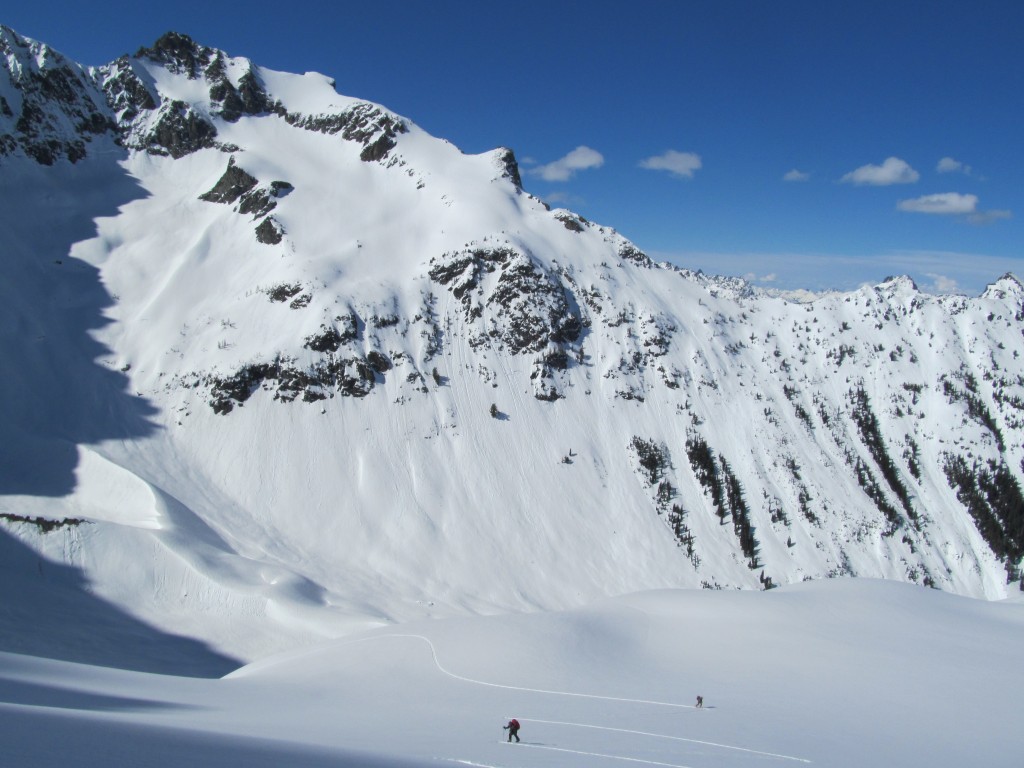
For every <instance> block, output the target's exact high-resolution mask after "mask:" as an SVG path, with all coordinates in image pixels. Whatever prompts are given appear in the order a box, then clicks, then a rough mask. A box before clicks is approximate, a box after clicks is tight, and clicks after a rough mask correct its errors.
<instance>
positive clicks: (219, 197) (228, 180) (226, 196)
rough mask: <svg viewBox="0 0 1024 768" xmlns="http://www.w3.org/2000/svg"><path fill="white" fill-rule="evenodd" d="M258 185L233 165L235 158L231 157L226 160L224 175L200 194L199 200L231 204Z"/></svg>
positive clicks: (254, 179) (252, 178) (252, 177)
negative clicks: (207, 190) (208, 189)
mask: <svg viewBox="0 0 1024 768" xmlns="http://www.w3.org/2000/svg"><path fill="white" fill-rule="evenodd" d="M258 183H259V182H257V180H256V178H255V177H254V176H251V175H249V174H248V173H246V172H245V171H243V170H242V169H241V168H240V167H239V166H237V165H235V158H234V157H231V159H229V160H228V168H227V170H226V171H224V175H223V176H221V177H220V179H219V180H218V181H217V183H216V184H214V185H213V188H212V189H211V190H210V191H209V192H205V193H203V194H201V195H200V196H199V199H200V200H205V201H206V202H208V203H225V204H231V203H234V202H235V201H236V200H238V199H239V198H240V197H241V196H242V195H243V194H245V193H246V192H248V191H249V190H251V189H252V188H253V187H255V186H256V185H257V184H258Z"/></svg>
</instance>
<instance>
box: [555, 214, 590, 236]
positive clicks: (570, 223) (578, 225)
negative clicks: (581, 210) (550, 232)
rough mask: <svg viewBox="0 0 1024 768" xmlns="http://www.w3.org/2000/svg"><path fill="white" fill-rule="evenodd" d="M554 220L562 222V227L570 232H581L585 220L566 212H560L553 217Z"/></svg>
mask: <svg viewBox="0 0 1024 768" xmlns="http://www.w3.org/2000/svg"><path fill="white" fill-rule="evenodd" d="M555 218H556V219H558V220H559V221H560V222H562V225H563V226H564V227H565V228H566V229H568V230H569V231H570V232H582V231H583V224H584V223H585V219H583V217H582V216H576V215H573V214H571V213H568V212H562V213H558V214H556V215H555Z"/></svg>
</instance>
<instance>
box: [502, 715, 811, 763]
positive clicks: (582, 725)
mask: <svg viewBox="0 0 1024 768" xmlns="http://www.w3.org/2000/svg"><path fill="white" fill-rule="evenodd" d="M521 719H522V720H525V721H526V722H528V723H546V724H548V725H571V726H575V727H577V728H594V729H596V730H599V731H615V732H617V733H633V734H636V735H637V736H652V737H654V738H657V739H671V740H672V741H686V742H689V743H691V744H702V745H704V746H706V747H719V748H720V749H732V750H735V751H737V752H749V753H750V754H753V755H763V756H765V757H776V758H779V759H780V760H793V761H795V762H798V763H810V762H811V761H810V760H807V759H805V758H803V757H794V756H793V755H780V754H777V753H775V752H763V751H762V750H759V749H748V748H746V747H734V746H732V745H731V744H719V743H717V742H714V741H702V740H701V739H688V738H686V737H685V736H669V735H667V734H664V733H650V732H649V731H633V730H630V729H628V728H612V727H610V726H606V725H590V724H589V723H566V722H562V721H561V720H537V719H535V718H532V717H524V718H521ZM529 746H536V745H532V744H531V745H529ZM581 754H589V753H581ZM600 757H610V755H600ZM619 759H620V760H627V759H631V758H619ZM641 762H646V761H641ZM658 765H666V763H658Z"/></svg>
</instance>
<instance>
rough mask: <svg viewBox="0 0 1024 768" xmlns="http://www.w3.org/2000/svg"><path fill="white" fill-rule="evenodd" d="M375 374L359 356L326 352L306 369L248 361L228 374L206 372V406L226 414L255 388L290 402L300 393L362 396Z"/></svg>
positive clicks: (285, 363)
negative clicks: (321, 358)
mask: <svg viewBox="0 0 1024 768" xmlns="http://www.w3.org/2000/svg"><path fill="white" fill-rule="evenodd" d="M376 380H377V374H376V372H375V370H374V368H373V367H372V366H371V365H370V364H369V363H368V362H367V360H365V359H363V358H361V357H349V358H337V357H335V356H333V355H329V356H326V357H325V358H324V359H323V360H322V361H320V362H317V363H315V364H313V365H311V366H309V367H308V368H306V369H300V368H298V367H296V366H295V365H294V364H293V362H292V361H288V360H281V359H278V360H275V361H274V362H270V363H252V364H250V365H246V366H244V367H243V368H241V369H239V370H238V371H236V372H235V373H234V374H232V375H230V376H223V377H220V376H208V377H207V378H206V379H205V380H204V381H203V383H204V384H206V385H207V386H209V387H210V407H211V408H212V409H213V411H214V413H219V414H227V413H230V412H231V411H232V410H234V408H235V406H236V405H241V404H243V403H244V402H245V401H246V400H248V399H249V398H250V397H252V395H253V394H254V393H255V392H256V391H257V390H258V389H261V388H262V389H267V390H273V391H274V399H275V400H279V401H281V402H285V403H290V402H292V401H294V400H296V399H297V398H299V397H300V396H301V397H302V400H303V401H304V402H315V401H317V400H324V399H326V398H328V397H334V396H335V395H340V396H342V397H366V396H367V395H368V394H370V392H371V391H372V390H373V387H374V383H375V382H376Z"/></svg>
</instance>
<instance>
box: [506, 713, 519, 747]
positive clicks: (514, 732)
mask: <svg viewBox="0 0 1024 768" xmlns="http://www.w3.org/2000/svg"><path fill="white" fill-rule="evenodd" d="M502 730H503V731H508V740H509V741H512V737H513V736H515V737H516V741H519V721H518V720H516V719H515V718H514V717H513V718H512V719H511V720H509V721H508V725H506V726H504V727H503V728H502Z"/></svg>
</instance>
